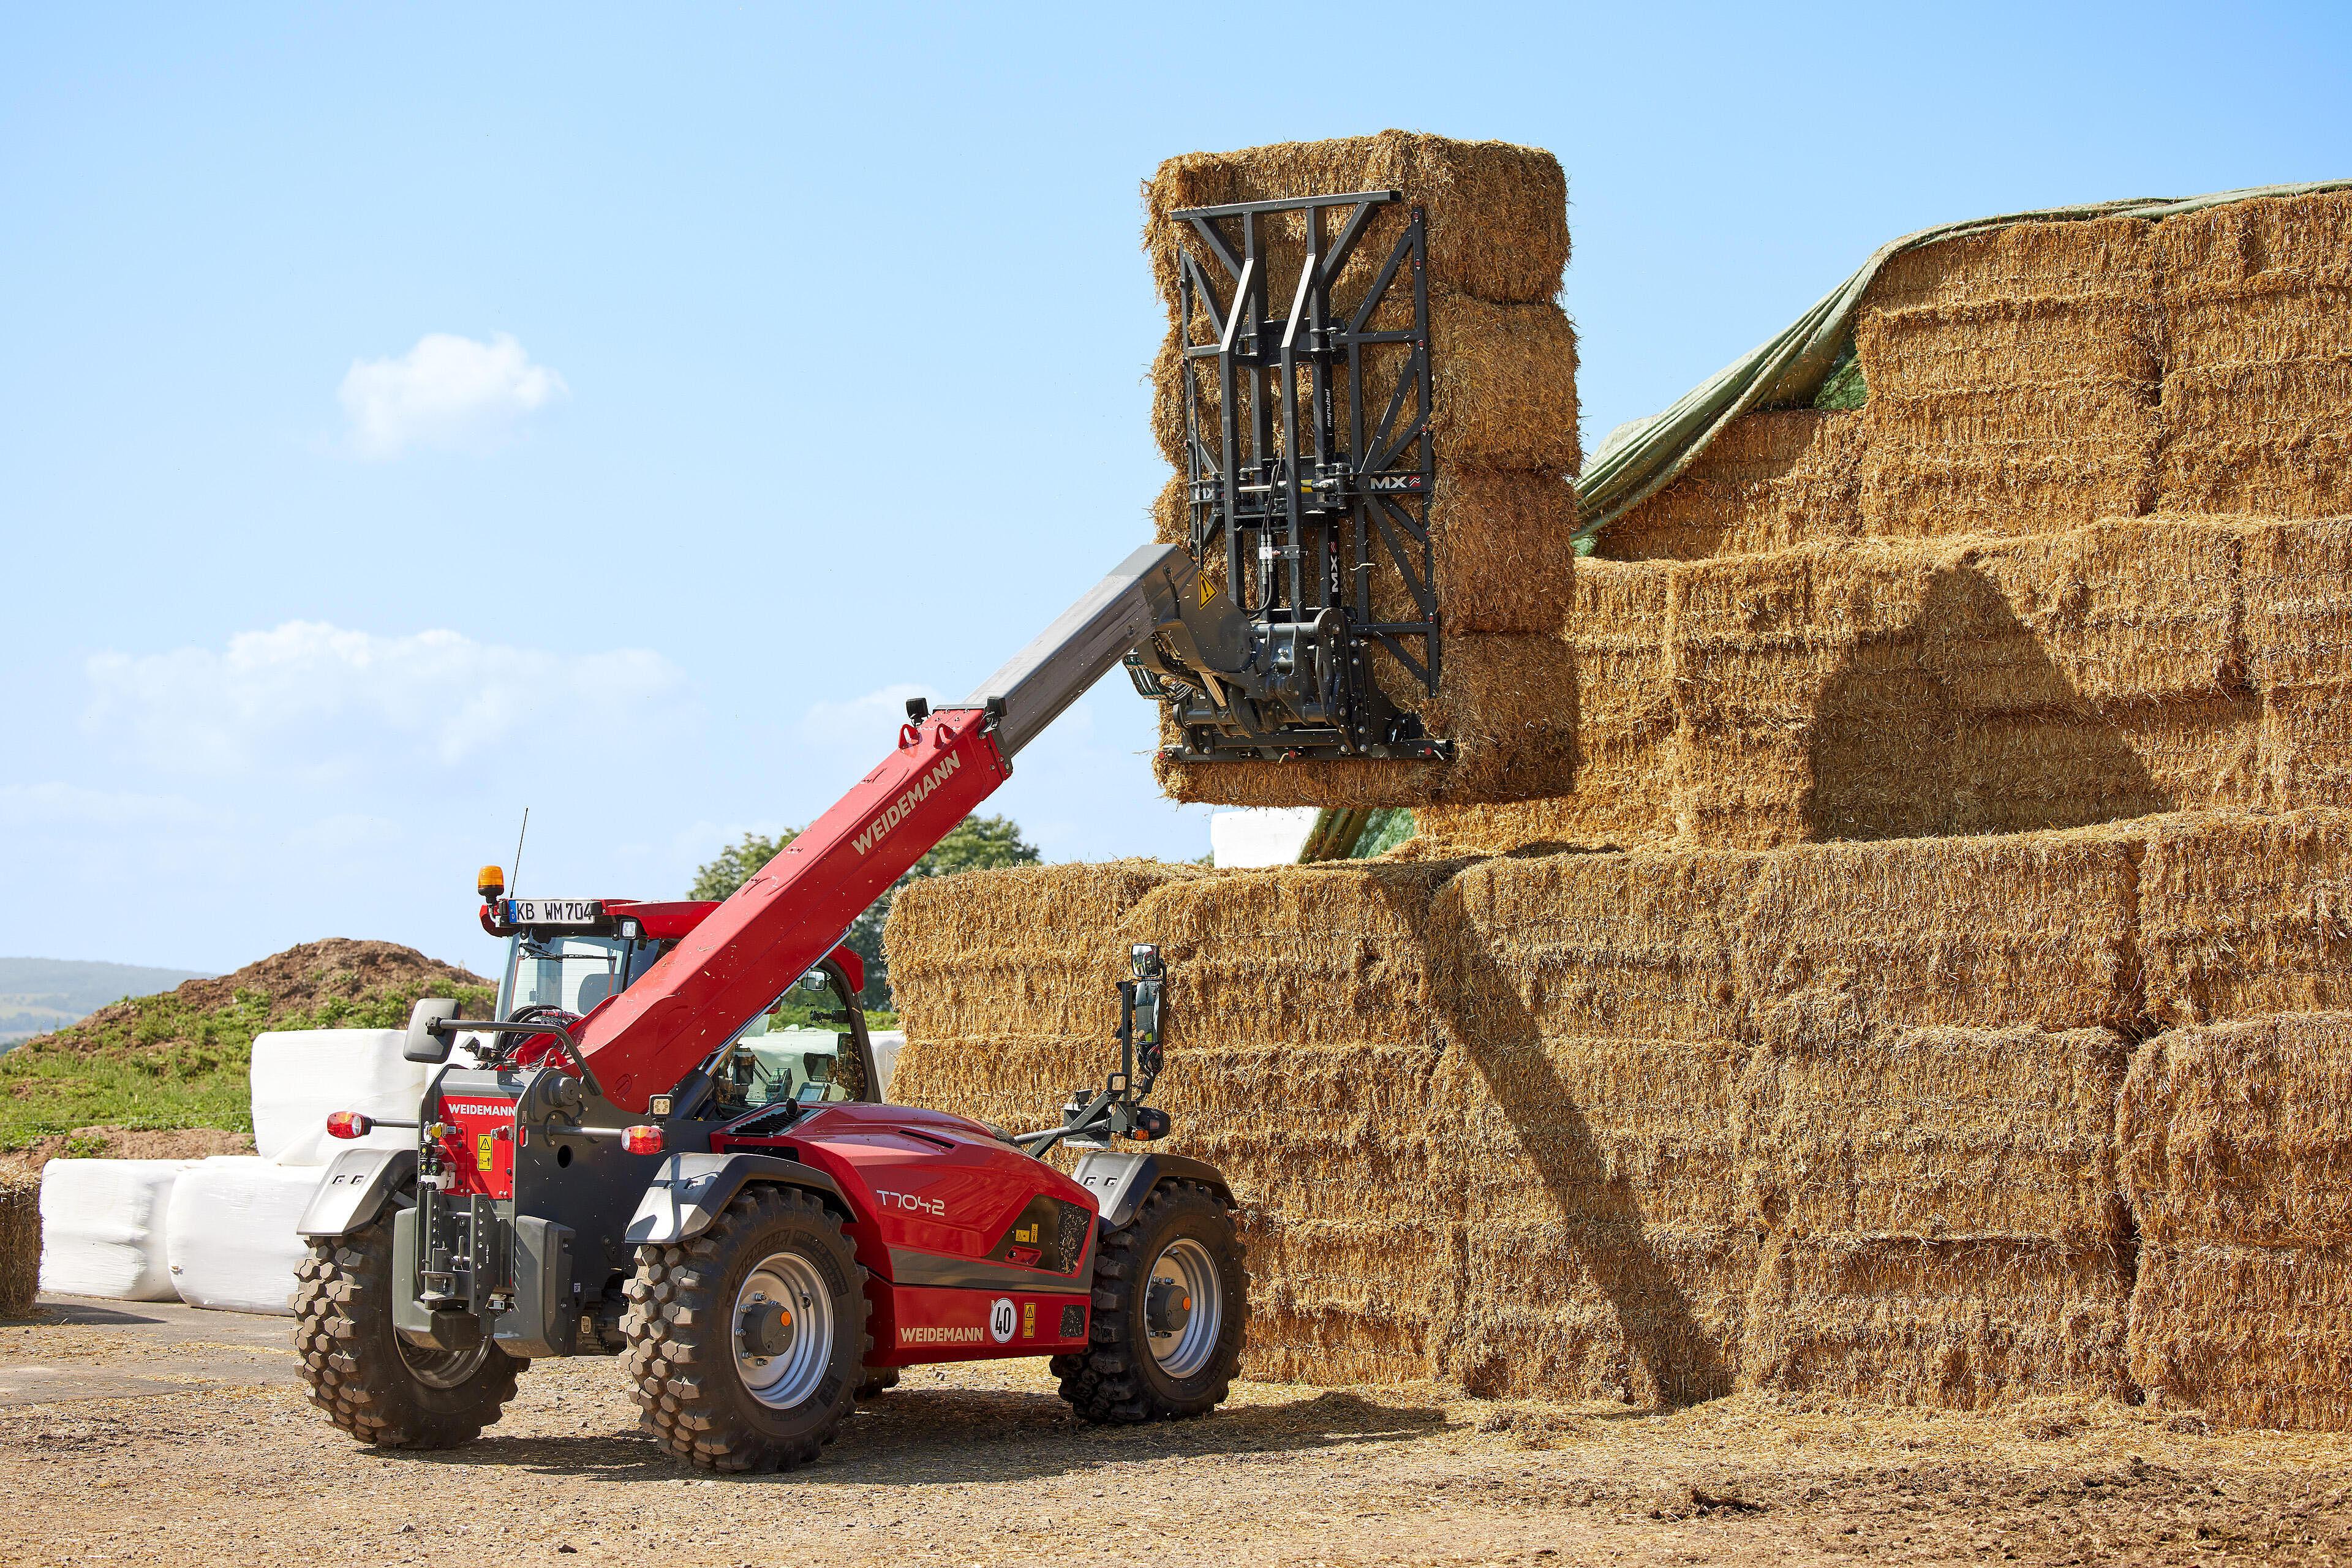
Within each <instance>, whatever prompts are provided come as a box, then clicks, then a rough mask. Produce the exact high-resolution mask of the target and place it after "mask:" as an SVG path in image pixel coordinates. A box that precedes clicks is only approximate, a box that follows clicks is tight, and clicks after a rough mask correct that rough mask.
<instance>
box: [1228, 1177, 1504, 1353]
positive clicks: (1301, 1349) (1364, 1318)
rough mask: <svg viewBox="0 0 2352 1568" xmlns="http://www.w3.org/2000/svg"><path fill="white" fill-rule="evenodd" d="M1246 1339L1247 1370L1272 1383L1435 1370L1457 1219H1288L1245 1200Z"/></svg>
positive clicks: (1454, 1249)
mask: <svg viewBox="0 0 2352 1568" xmlns="http://www.w3.org/2000/svg"><path fill="white" fill-rule="evenodd" d="M1241 1228H1242V1239H1243V1243H1244V1246H1245V1247H1247V1248H1248V1263H1249V1272H1250V1321H1249V1343H1248V1348H1247V1349H1246V1350H1245V1351H1244V1354H1243V1357H1242V1375H1243V1376H1244V1377H1246V1378H1253V1379H1256V1380H1259V1381H1264V1382H1276V1383H1314V1384H1349V1383H1403V1382H1410V1381H1413V1380H1416V1379H1420V1378H1425V1377H1428V1376H1429V1375H1431V1366H1430V1357H1429V1349H1428V1339H1429V1333H1430V1329H1431V1325H1432V1323H1433V1321H1434V1317H1435V1314H1436V1312H1437V1310H1438V1305H1439V1301H1440V1300H1441V1298H1442V1297H1445V1296H1450V1295H1451V1293H1452V1292H1451V1290H1450V1289H1449V1276H1450V1275H1451V1273H1452V1272H1453V1270H1454V1268H1455V1267H1456V1263H1455V1253H1456V1250H1457V1248H1458V1246H1459V1242H1458V1238H1457V1233H1458V1232H1459V1230H1460V1228H1461V1227H1460V1226H1457V1225H1454V1224H1453V1223H1452V1222H1450V1221H1445V1220H1440V1219H1435V1218H1433V1217H1430V1216H1429V1215H1425V1214H1424V1215H1421V1216H1419V1217H1417V1218H1415V1219H1412V1220H1409V1221H1404V1222H1402V1223H1399V1222H1381V1223H1375V1222H1372V1221H1370V1220H1366V1219H1360V1218H1358V1219H1330V1220H1289V1219H1285V1218H1282V1217H1280V1216H1278V1215H1273V1214H1270V1213H1268V1212H1266V1211H1265V1210H1262V1209H1253V1208H1247V1207H1245V1208H1244V1212H1243V1217H1242V1227H1241Z"/></svg>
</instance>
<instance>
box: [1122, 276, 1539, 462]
mask: <svg viewBox="0 0 2352 1568" xmlns="http://www.w3.org/2000/svg"><path fill="white" fill-rule="evenodd" d="M1372 324H1373V325H1375V326H1381V327H1384V328H1389V329H1391V330H1393V329H1402V328H1406V327H1410V326H1411V325H1412V318H1411V315H1410V313H1409V312H1408V313H1407V314H1405V315H1403V316H1402V317H1401V318H1400V319H1398V320H1396V321H1392V322H1391V321H1379V320H1376V321H1374V322H1373V323H1372ZM1195 326H1196V329H1197V330H1199V331H1206V330H1207V329H1206V327H1205V326H1204V325H1202V324H1201V323H1197V322H1196V323H1195ZM1198 342H1202V343H1205V342H1207V340H1206V339H1205V338H1202V339H1200V340H1198ZM1406 352H1407V351H1406V347H1405V345H1403V344H1402V343H1397V344H1376V345H1374V346H1373V347H1371V348H1369V349H1367V350H1366V351H1365V353H1364V384H1365V390H1366V395H1367V396H1368V397H1370V398H1372V402H1371V403H1370V405H1369V406H1368V407H1367V409H1366V410H1365V418H1364V423H1365V432H1366V437H1367V439H1369V438H1370V436H1371V435H1372V434H1373V432H1374V430H1375V428H1376V427H1377V426H1378V423H1379V421H1380V418H1381V416H1382V415H1383V414H1384V413H1385V412H1386V410H1387V407H1388V399H1389V392H1390V389H1391V387H1393V386H1394V384H1395V382H1396V377H1397V375H1398V374H1399V373H1400V371H1401V370H1402V366H1403V364H1404V361H1405V354H1406ZM1429 365H1430V377H1431V382H1430V384H1431V394H1432V401H1433V414H1432V416H1431V419H1430V424H1429V429H1430V432H1431V433H1432V434H1433V436H1434V437H1435V439H1436V449H1437V462H1438V467H1439V468H1440V469H1441V470H1442V469H1444V468H1453V467H1455V466H1460V467H1464V468H1517V469H1522V470H1526V471H1529V472H1538V473H1549V474H1571V473H1574V472H1575V471H1576V470H1577V469H1578V468H1581V467H1582V466H1583V447H1582V445H1581V438H1580V433H1579V429H1578V425H1577V416H1578V409H1577V396H1576V366H1577V351H1576V327H1575V325H1574V323H1572V322H1571V321H1569V319H1568V315H1567V312H1565V311H1563V310H1561V309H1560V308H1559V306H1558V305H1555V304H1551V303H1549V301H1546V302H1543V303H1538V304H1525V305H1499V304H1496V303H1495V302H1494V301H1492V300H1480V299H1477V298H1475V297H1474V296H1472V295H1467V294H1433V295H1432V296H1431V297H1430V301H1429ZM1188 375H1189V377H1190V382H1191V389H1190V390H1191V395H1192V397H1193V398H1194V400H1195V401H1194V407H1195V408H1196V409H1197V410H1198V411H1199V418H1200V421H1201V426H1202V438H1203V439H1204V440H1205V441H1206V442H1207V443H1208V445H1209V449H1210V451H1211V453H1212V454H1213V455H1218V454H1220V448H1219V446H1218V441H1219V439H1220V436H1219V427H1220V421H1221V419H1222V415H1221V412H1220V411H1221V410H1222V409H1223V386H1222V384H1220V382H1219V378H1218V374H1217V362H1216V361H1215V360H1213V359H1202V360H1193V361H1192V362H1190V363H1189V364H1188V363H1187V362H1186V361H1185V359H1184V357H1183V353H1182V349H1181V341H1180V340H1179V339H1178V338H1177V337H1176V336H1175V334H1174V333H1172V332H1171V334H1170V335H1169V337H1168V339H1167V340H1166V341H1165V342H1162V343H1161V344H1160V352H1159V353H1158V354H1157V355H1155V356H1154V357H1153V359H1152V362H1151V431H1152V435H1153V437H1155V438H1156V439H1157V440H1158V441H1159V443H1160V455H1161V456H1163V457H1165V458H1167V459H1168V461H1169V462H1170V463H1171V465H1172V466H1174V467H1175V468H1180V469H1181V468H1183V467H1184V456H1185V453H1184V401H1185V397H1186V395H1187V385H1186V382H1187V377H1188ZM1244 384H1245V385H1246V383H1244ZM1303 385H1304V383H1303V382H1302V387H1303ZM1259 387H1260V390H1261V391H1263V390H1264V388H1265V382H1263V381H1261V382H1260V383H1259ZM1302 401H1303V400H1302ZM1332 401H1333V407H1334V409H1335V416H1334V417H1335V418H1336V419H1337V421H1338V427H1339V429H1340V430H1342V431H1345V430H1347V429H1348V428H1349V420H1350V415H1349V405H1348V401H1347V398H1346V395H1345V387H1344V385H1335V386H1334V387H1333V389H1332ZM1413 412H1414V408H1413V397H1412V395H1411V394H1408V395H1407V399H1406V407H1405V410H1404V417H1410V416H1411V415H1412V413H1413ZM1251 417H1253V416H1252V415H1251V413H1250V411H1249V405H1248V404H1247V401H1246V399H1244V407H1243V419H1244V426H1246V423H1247V421H1248V420H1249V419H1250V418H1251ZM1303 418H1304V410H1303V409H1302V422H1303ZM1279 424H1280V420H1279V417H1278V408H1277V417H1276V426H1277V435H1278V434H1279V430H1278V427H1279ZM1400 424H1402V418H1401V419H1400ZM1302 438H1304V437H1302Z"/></svg>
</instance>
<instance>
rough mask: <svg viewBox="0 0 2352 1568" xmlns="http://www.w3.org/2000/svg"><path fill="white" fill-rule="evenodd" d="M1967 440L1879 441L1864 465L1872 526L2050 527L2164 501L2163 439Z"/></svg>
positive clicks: (1929, 531) (1894, 531) (1928, 529)
mask: <svg viewBox="0 0 2352 1568" xmlns="http://www.w3.org/2000/svg"><path fill="white" fill-rule="evenodd" d="M2063 445H2065V446H2069V447H2073V448H2074V449H2071V450H2058V451H2039V450H2035V449H2033V446H2032V443H2028V442H2007V441H2004V442H1997V443H1992V444H1990V445H1987V444H1980V443H1965V442H1961V441H1959V440H1958V438H1957V437H1951V438H1950V441H1949V444H1947V438H1946V437H1937V439H1936V440H1933V441H1928V442H1923V443H1920V444H1918V445H1916V446H1909V447H1906V446H1902V445H1900V444H1898V443H1895V442H1892V441H1889V442H1887V443H1885V446H1884V447H1881V446H1880V445H1879V444H1878V443H1877V442H1876V441H1875V438H1874V439H1873V443H1872V445H1871V447H1869V449H1868V451H1869V455H1867V456H1865V458H1864V462H1863V469H1862V513H1863V520H1864V531H1867V532H1870V533H1874V534H1880V535H1885V536H1889V537H1900V536H1906V535H1908V536H1941V535H1950V534H1964V533H1971V534H1980V533H1990V534H2011V533H2041V532H2046V531H2050V530H2053V529H2062V528H2074V527H2079V526H2081V525H2082V524H2084V523H2086V522H2090V521H2094V520H2095V519H2097V518H2101V517H2114V516H2118V515H2120V516H2133V515H2137V514H2138V513H2141V512H2144V511H2147V510H2148V508H2149V506H2150V505H2151V504H2152V502H2153V500H2154V497H2155V489H2156V480H2155V461H2156V454H2155V448H2154V443H2153V441H2152V440H2147V439H2136V440H2134V441H2131V442H2127V443H2126V442H2120V441H2118V442H2112V443H2105V444H2104V445H2105V446H2107V447H2111V448H2112V449H2107V450H2102V449H2099V448H2100V447H2102V446H2103V443H2101V442H2099V441H2096V440H2093V439H2084V440H2082V441H2079V442H2074V443H2065V444H2063Z"/></svg>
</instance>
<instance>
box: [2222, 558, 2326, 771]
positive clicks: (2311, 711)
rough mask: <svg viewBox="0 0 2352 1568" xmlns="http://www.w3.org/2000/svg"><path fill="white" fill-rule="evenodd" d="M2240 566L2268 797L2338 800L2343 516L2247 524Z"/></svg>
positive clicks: (2249, 664)
mask: <svg viewBox="0 0 2352 1568" xmlns="http://www.w3.org/2000/svg"><path fill="white" fill-rule="evenodd" d="M2241 570H2242V581H2243V584H2244V598H2245V611H2244V614H2245V634H2244V635H2245V644H2246V660H2247V666H2248V673H2249V675H2250V676H2251V678H2252V681H2253V683H2254V685H2255V686H2256V687H2258V688H2259V689H2261V691H2262V696H2263V728H2262V761H2263V779H2264V783H2265V784H2266V786H2267V788H2268V792H2269V795H2268V798H2269V801H2270V803H2271V804H2272V805H2284V806H2298V805H2326V804H2330V803H2333V802H2336V801H2341V800H2344V799H2346V798H2347V791H2352V615H2347V613H2346V608H2345V598H2344V584H2345V582H2346V581H2347V573H2352V521H2346V520H2343V519H2340V518H2339V519H2334V520H2329V521H2295V522H2270V523H2264V524H2261V525H2257V526H2253V527H2250V528H2249V529H2248V530H2247V531H2246V534H2245V543H2244V554H2243V562H2242V569H2241Z"/></svg>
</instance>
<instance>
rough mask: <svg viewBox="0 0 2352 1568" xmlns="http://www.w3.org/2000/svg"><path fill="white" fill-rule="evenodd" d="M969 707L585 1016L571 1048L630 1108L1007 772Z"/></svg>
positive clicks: (707, 1046) (929, 723)
mask: <svg viewBox="0 0 2352 1568" xmlns="http://www.w3.org/2000/svg"><path fill="white" fill-rule="evenodd" d="M1012 773H1013V765H1012V763H1009V762H1008V761H1006V760H1005V755H1004V752H1003V751H1002V750H1001V749H1000V748H999V746H998V744H997V739H996V735H995V733H994V731H993V730H992V728H991V726H990V725H989V724H988V722H987V721H986V716H985V714H983V713H982V711H981V710H977V709H947V710H942V711H940V712H938V713H934V714H932V715H931V716H930V717H929V718H928V719H926V720H924V721H923V722H922V723H921V724H920V725H919V726H917V725H910V726H908V730H907V731H902V732H901V734H900V739H899V744H898V750H897V751H896V752H892V753H891V755H890V756H889V757H887V758H886V759H885V760H884V762H883V763H882V765H881V766H880V767H878V768H876V769H875V770H874V771H873V772H872V773H867V774H866V777H865V778H864V779H862V780H860V781H859V782H858V784H857V786H856V788H855V789H853V790H851V791H850V792H849V793H848V794H847V795H844V796H843V797H842V798H841V799H840V800H839V801H838V802H836V803H835V805H834V807H833V809H832V810H830V811H828V812H826V813H825V814H824V816H820V817H818V818H817V819H816V820H815V821H814V822H813V823H811V824H810V825H809V826H808V827H807V828H806V829H805V830H804V831H803V832H802V833H801V834H800V835H799V836H798V837H795V838H794V839H793V841H792V842H791V843H790V844H787V845H785V846H784V847H783V849H782V851H781V852H780V853H779V854H778V855H777V856H776V858H774V859H772V860H771V861H769V862H768V863H767V865H766V866H764V867H762V868H761V870H760V873H759V874H758V875H757V876H755V877H753V878H752V879H751V880H750V881H747V882H745V883H744V884H743V885H742V886H741V887H740V888H738V889H735V892H734V894H733V895H732V896H731V897H730V898H729V899H728V900H727V901H726V902H725V903H722V904H720V905H719V907H718V908H717V909H715V910H711V911H710V913H709V916H708V917H706V918H705V919H704V920H703V921H702V922H701V923H700V924H699V925H698V926H696V927H695V928H694V930H693V931H692V932H691V933H690V934H688V936H687V937H686V938H684V939H683V940H682V941H680V942H678V944H677V946H676V947H674V948H672V949H670V951H669V952H667V954H665V955H664V956H663V958H662V960H661V962H660V963H656V964H655V965H654V966H653V968H652V969H650V970H648V971H647V972H646V975H645V977H644V978H643V979H641V980H639V981H638V982H637V983H636V984H634V985H631V986H630V987H629V988H628V989H627V990H626V991H624V992H622V993H621V994H619V995H618V996H615V997H614V998H613V1000H612V1001H610V1002H608V1003H606V1004H605V1005H604V1006H602V1007H599V1008H597V1009H596V1010H595V1011H594V1012H593V1013H592V1014H590V1015H589V1016H588V1018H587V1021H586V1022H585V1023H584V1024H583V1025H582V1026H581V1028H580V1047H581V1054H582V1055H583V1057H584V1058H586V1059H587V1061H588V1063H589V1065H590V1066H591V1067H592V1068H594V1069H595V1073H596V1078H597V1080H598V1082H599V1083H600V1084H601V1085H602V1086H603V1088H604V1093H605V1095H606V1097H607V1098H609V1099H610V1100H612V1101H613V1102H614V1104H616V1105H618V1106H620V1107H621V1108H622V1109H623V1110H630V1111H636V1112H643V1111H645V1110H646V1109H647V1101H648V1100H650V1099H651V1097H653V1096H654V1095H656V1094H665V1093H667V1092H668V1091H669V1089H672V1088H673V1087H675V1086H676V1085H677V1081H678V1079H682V1078H684V1077H685V1076H686V1074H687V1073H688V1071H689V1070H691V1069H692V1068H694V1067H696V1066H697V1065H698V1064H699V1063H700V1062H701V1061H702V1060H703V1058H706V1057H708V1056H709V1055H710V1053H711V1052H713V1051H715V1050H717V1049H718V1048H719V1047H720V1046H721V1045H722V1044H724V1043H725V1042H726V1040H727V1039H728V1037H730V1036H731V1035H733V1034H734V1033H735V1031H736V1030H738V1029H740V1028H741V1027H742V1026H743V1025H744V1023H745V1022H746V1021H748V1020H749V1019H751V1017H752V1016H754V1015H756V1014H758V1013H759V1012H760V1011H761V1009H762V1008H764V1007H766V1006H767V1005H769V1004H770V1003H772V1002H773V1001H774V1000H775V999H776V998H777V996H779V995H780V994H782V992H783V991H784V988H785V987H787V986H789V985H790V984H792V983H793V981H795V980H797V979H799V978H800V977H801V976H802V975H803V974H804V973H807V972H808V970H809V969H810V967H811V966H812V965H814V963H816V962H817V961H818V960H819V959H821V958H823V957H824V955H825V954H826V953H827V952H831V951H833V946H834V944H835V942H839V941H840V940H841V933H842V932H844V931H847V930H848V929H849V925H850V922H851V921H855V920H856V918H857V916H858V915H859V913H860V912H861V911H863V910H865V909H866V906H867V905H869V904H871V903H872V902H873V901H874V900H876V899H877V898H879V897H881V896H882V894H883V892H884V890H885V889H887V888H888V887H889V886H890V884H891V883H893V882H895V881H897V880H898V878H899V877H900V876H901V875H902V874H904V873H905V872H906V870H907V869H908V868H909V867H911V866H913V865H914V863H915V862H916V861H918V860H919V859H921V858H923V856H924V855H925V854H927V853H928V852H929V850H930V849H931V848H932V847H933V846H935V845H937V844H938V843H939V841H940V839H942V838H944V837H947V836H948V834H949V832H950V830H952V829H953V828H954V826H955V825H956V824H957V823H959V822H961V821H962V820H963V819H964V818H965V817H966V816H969V815H971V810H972V808H973V807H975V806H977V805H980V803H981V802H982V801H984V800H986V799H987V798H988V797H989V796H990V795H993V794H995V793H996V787H997V786H998V785H999V784H1003V782H1004V781H1005V780H1006V779H1007V778H1009V777H1010V776H1012Z"/></svg>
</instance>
